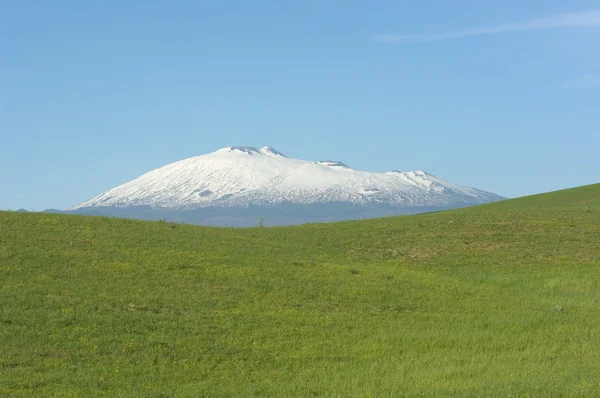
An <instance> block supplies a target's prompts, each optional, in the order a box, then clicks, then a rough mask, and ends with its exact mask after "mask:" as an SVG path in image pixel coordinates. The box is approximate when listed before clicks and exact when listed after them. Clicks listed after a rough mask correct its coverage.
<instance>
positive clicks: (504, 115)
mask: <svg viewBox="0 0 600 398" xmlns="http://www.w3.org/2000/svg"><path fill="white" fill-rule="evenodd" d="M524 3H526V5H524ZM599 109H600V5H599V4H598V2H597V1H577V0H575V1H569V2H565V1H562V0H560V1H559V0H544V1H537V0H532V1H527V2H522V1H514V0H508V1H503V2H497V1H474V0H471V1H463V0H452V1H444V2H442V1H439V0H436V1H419V2H410V4H409V2H399V1H376V2H375V1H353V0H344V1H333V0H319V1H310V0H307V1H281V0H279V1H266V0H265V1H126V2H125V1H114V0H106V1H102V2H100V1H97V2H91V1H89V2H82V1H65V0H62V1H61V0H56V1H52V2H50V1H4V2H2V6H1V12H0V138H1V140H0V208H1V209H17V208H26V209H30V210H43V209H46V208H66V207H68V206H71V205H74V204H76V203H79V202H82V201H84V200H86V199H89V198H90V197H92V196H94V195H96V194H98V193H100V192H102V191H104V190H106V189H108V188H111V187H114V186H116V185H119V184H121V183H124V182H126V181H128V180H131V179H133V178H135V177H137V176H139V175H141V174H143V173H144V172H147V171H149V170H151V169H154V168H157V167H160V166H163V165H165V164H167V163H170V162H173V161H176V160H180V159H183V158H187V157H191V156H197V155H201V154H204V153H208V152H212V151H214V150H216V149H219V148H222V147H225V146H229V145H254V146H264V145H270V146H273V147H275V148H276V149H278V150H280V151H281V152H283V153H285V154H286V155H288V156H291V157H297V158H301V159H310V160H321V159H335V160H342V161H344V162H345V163H347V164H349V165H351V166H352V167H355V168H359V169H364V170H369V171H381V172H385V171H387V170H391V169H400V170H405V171H407V170H415V169H424V170H426V171H428V172H429V173H431V174H434V175H437V176H439V177H441V178H444V179H447V180H449V181H452V182H455V183H459V184H463V185H469V186H474V187H476V188H480V189H484V190H488V191H492V192H495V193H498V194H501V195H504V196H508V197H516V196H522V195H527V194H532V193H538V192H545V191H550V190H556V189H561V188H567V187H572V186H577V185H583V184H590V183H595V182H599V181H600V178H599V176H600V123H599V121H600V112H599Z"/></svg>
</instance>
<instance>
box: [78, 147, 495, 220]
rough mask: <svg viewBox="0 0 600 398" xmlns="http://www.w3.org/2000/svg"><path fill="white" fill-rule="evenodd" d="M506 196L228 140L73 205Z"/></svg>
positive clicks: (391, 201) (394, 202)
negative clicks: (301, 157)
mask: <svg viewBox="0 0 600 398" xmlns="http://www.w3.org/2000/svg"><path fill="white" fill-rule="evenodd" d="M500 199H503V198H502V197H500V196H498V195H495V194H492V193H488V192H484V191H480V190H477V189H474V188H468V187H463V186H459V185H455V184H452V183H450V182H447V181H444V180H442V179H439V178H437V177H435V176H432V175H430V174H428V173H426V172H424V171H409V172H399V171H390V172H387V173H373V172H366V171H360V170H355V169H353V168H351V167H349V166H347V165H345V164H344V163H342V162H339V161H332V160H325V161H317V162H315V161H305V160H298V159H292V158H288V157H286V156H285V155H283V154H282V153H281V152H278V151H277V150H275V149H273V148H271V147H264V148H260V149H258V148H254V147H227V148H223V149H220V150H218V151H216V152H213V153H210V154H207V155H202V156H197V157H193V158H189V159H185V160H181V161H178V162H175V163H171V164H168V165H166V166H164V167H161V168H159V169H156V170H153V171H150V172H149V173H146V174H144V175H142V176H141V177H139V178H136V179H135V180H133V181H130V182H128V183H125V184H123V185H120V186H118V187H116V188H113V189H110V190H108V191H106V192H103V193H101V194H100V195H98V196H96V197H95V198H92V199H90V200H88V201H86V202H83V203H81V204H79V205H76V206H74V207H72V208H71V209H69V210H77V209H83V208H89V207H130V206H151V207H156V208H171V209H197V208H209V207H223V208H226V207H247V206H268V205H276V204H289V203H292V204H315V203H331V202H345V203H351V204H359V205H367V206H369V205H378V204H385V205H389V206H422V207H426V206H440V207H443V206H445V207H449V206H454V207H458V206H466V205H470V204H477V203H485V202H491V201H495V200H500Z"/></svg>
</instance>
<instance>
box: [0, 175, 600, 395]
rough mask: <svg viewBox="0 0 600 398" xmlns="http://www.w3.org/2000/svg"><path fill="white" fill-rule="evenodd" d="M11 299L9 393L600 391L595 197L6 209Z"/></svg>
mask: <svg viewBox="0 0 600 398" xmlns="http://www.w3.org/2000/svg"><path fill="white" fill-rule="evenodd" d="M0 305H1V308H0V396H21V397H34V396H40V397H49V396H60V397H71V396H72V397H76V396H77V397H92V396H111V397H115V396H144V397H170V396H184V397H197V396H207V397H208V396H210V397H213V396H217V397H218V396H232V397H238V396H239V397H243V396H276V397H287V396H300V397H308V396H325V397H329V396H332V397H352V396H357V397H369V396H372V397H397V396H443V397H448V396H460V397H465V396H467V397H468V396H502V397H509V396H511V397H517V396H519V397H520V396H539V397H552V396H600V184H597V185H591V186H586V187H581V188H576V189H571V190H565V191H560V192H555V193H550V194H545V195H538V196H532V197H528V198H522V199H516V200H509V201H505V202H499V203H495V204H491V205H484V206H478V207H473V208H468V209H462V210H456V211H448V212H442V213H432V214H425V215H419V216H408V217H393V218H386V219H377V220H367V221H356V222H344V223H335V224H315V225H304V226H299V227H285V228H251V229H230V228H224V229H216V228H203V227H194V226H189V225H180V224H169V223H162V222H141V221H133V220H123V219H111V218H102V217H83V216H64V215H56V214H28V213H7V212H2V213H0ZM555 306H560V307H562V311H560V310H558V308H554V309H553V307H555Z"/></svg>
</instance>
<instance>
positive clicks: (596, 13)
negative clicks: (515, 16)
mask: <svg viewBox="0 0 600 398" xmlns="http://www.w3.org/2000/svg"><path fill="white" fill-rule="evenodd" d="M586 27H600V9H599V10H590V11H583V12H570V13H565V14H559V15H554V16H550V17H545V18H538V19H532V20H529V21H524V22H514V23H509V24H505V25H495V26H488V27H482V28H469V29H458V30H452V31H448V32H442V33H420V34H409V35H395V34H392V35H377V36H374V37H373V40H376V41H380V42H386V43H426V42H435V41H443V40H453V39H460V38H464V37H469V36H482V35H494V34H500V33H509V32H527V31H532V30H539V29H554V28H586Z"/></svg>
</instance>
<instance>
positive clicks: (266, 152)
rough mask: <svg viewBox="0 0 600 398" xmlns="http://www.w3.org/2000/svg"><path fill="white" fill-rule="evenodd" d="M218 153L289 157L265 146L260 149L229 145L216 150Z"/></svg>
mask: <svg viewBox="0 0 600 398" xmlns="http://www.w3.org/2000/svg"><path fill="white" fill-rule="evenodd" d="M216 152H217V153H245V154H248V155H268V156H281V157H283V158H285V157H287V156H285V155H284V154H283V153H281V152H279V151H278V150H276V149H275V148H273V147H270V146H265V147H262V148H260V149H258V148H256V147H253V146H228V147H225V148H222V149H219V150H218V151H216Z"/></svg>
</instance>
